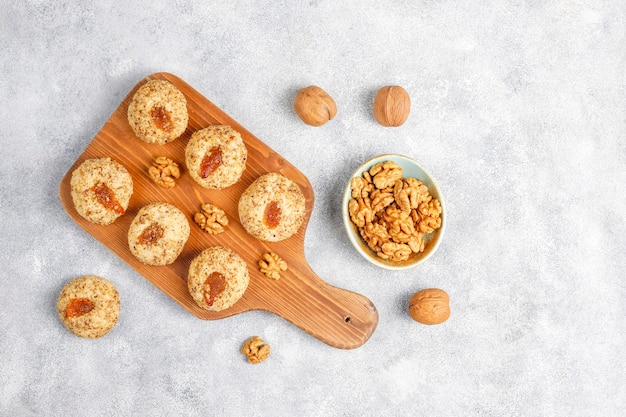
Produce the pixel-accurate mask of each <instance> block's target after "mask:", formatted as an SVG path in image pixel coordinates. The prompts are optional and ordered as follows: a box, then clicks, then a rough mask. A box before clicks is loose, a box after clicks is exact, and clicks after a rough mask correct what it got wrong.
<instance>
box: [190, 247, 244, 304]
mask: <svg viewBox="0 0 626 417" xmlns="http://www.w3.org/2000/svg"><path fill="white" fill-rule="evenodd" d="M249 282H250V276H249V274H248V266H247V265H246V262H245V261H244V260H243V259H242V258H241V256H239V255H238V254H237V253H236V252H234V251H233V250H232V249H230V248H227V247H223V246H213V247H210V248H207V249H205V250H203V251H202V252H201V253H200V254H199V255H198V256H196V257H195V258H194V259H193V260H192V261H191V263H190V264H189V274H188V276H187V287H188V289H189V294H191V297H192V298H193V299H194V300H195V302H196V303H197V304H198V306H199V307H200V308H203V309H205V310H209V311H221V310H225V309H227V308H229V307H231V306H232V305H233V304H235V303H236V302H237V301H239V299H241V297H242V296H243V294H244V293H245V292H246V289H247V288H248V283H249Z"/></svg>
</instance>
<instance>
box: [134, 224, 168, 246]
mask: <svg viewBox="0 0 626 417" xmlns="http://www.w3.org/2000/svg"><path fill="white" fill-rule="evenodd" d="M162 237H163V228H162V227H161V225H159V224H158V223H152V224H151V225H150V226H148V227H146V228H145V229H144V230H143V232H141V235H139V238H138V239H137V242H138V243H139V244H141V245H148V246H150V245H154V244H155V243H157V242H158V241H159V239H161V238H162Z"/></svg>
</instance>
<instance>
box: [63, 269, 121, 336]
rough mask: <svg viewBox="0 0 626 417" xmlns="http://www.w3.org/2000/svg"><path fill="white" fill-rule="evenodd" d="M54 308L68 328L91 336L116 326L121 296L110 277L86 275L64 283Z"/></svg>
mask: <svg viewBox="0 0 626 417" xmlns="http://www.w3.org/2000/svg"><path fill="white" fill-rule="evenodd" d="M57 311H58V313H59V318H60V319H61V322H62V323H63V324H64V325H65V327H67V329H68V330H69V331H71V332H72V333H74V334H75V335H77V336H80V337H86V338H91V339H93V338H98V337H102V336H104V335H105V334H107V333H108V332H109V331H110V330H111V329H112V328H113V326H115V324H116V323H117V319H118V317H119V313H120V299H119V296H118V293H117V290H116V289H115V286H114V285H113V284H112V283H111V282H110V281H108V280H106V279H104V278H100V277H98V276H95V275H89V276H84V277H80V278H76V279H74V280H72V281H70V282H68V283H67V284H65V287H63V289H62V290H61V293H60V294H59V298H58V299H57Z"/></svg>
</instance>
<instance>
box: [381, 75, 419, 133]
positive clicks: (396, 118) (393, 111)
mask: <svg viewBox="0 0 626 417" xmlns="http://www.w3.org/2000/svg"><path fill="white" fill-rule="evenodd" d="M410 111H411V99H410V97H409V93H407V91H406V90H405V89H404V88H402V87H400V86H397V85H388V86H385V87H383V88H381V89H380V90H378V92H377V93H376V97H374V118H375V119H376V121H378V123H380V124H381V125H383V126H386V127H397V126H400V125H402V124H403V123H404V122H406V119H407V118H408V117H409V112H410Z"/></svg>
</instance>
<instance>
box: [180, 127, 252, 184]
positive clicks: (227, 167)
mask: <svg viewBox="0 0 626 417" xmlns="http://www.w3.org/2000/svg"><path fill="white" fill-rule="evenodd" d="M247 159H248V150H247V149H246V145H245V144H244V143H243V139H242V138H241V135H240V134H239V132H237V131H236V130H235V129H233V128H232V127H230V126H224V125H215V126H209V127H207V128H205V129H202V130H199V131H197V132H194V133H193V135H191V139H189V142H188V143H187V147H186V148H185V163H186V164H187V171H188V172H189V175H191V178H193V179H194V181H196V182H197V183H198V184H200V185H201V186H203V187H205V188H210V189H213V190H221V189H223V188H226V187H228V186H230V185H233V184H234V183H236V182H237V181H239V179H240V178H241V174H242V173H243V171H244V170H245V169H246V161H247Z"/></svg>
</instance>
